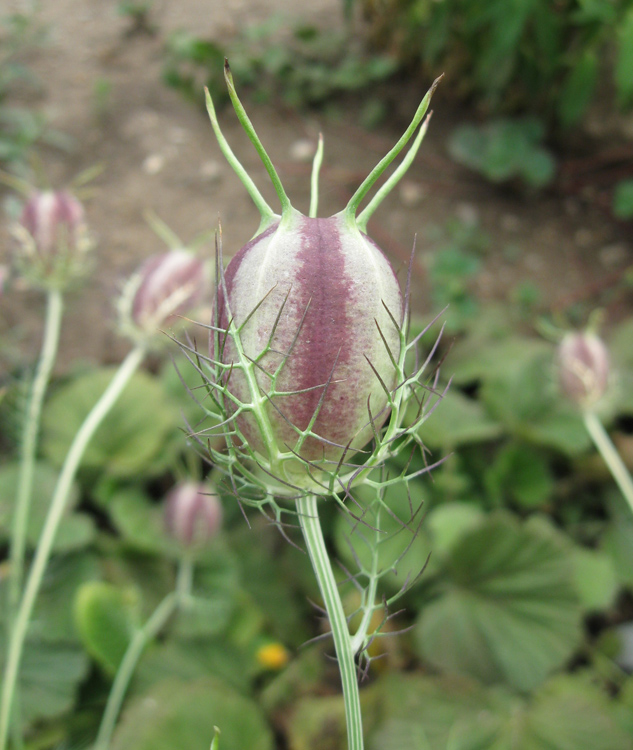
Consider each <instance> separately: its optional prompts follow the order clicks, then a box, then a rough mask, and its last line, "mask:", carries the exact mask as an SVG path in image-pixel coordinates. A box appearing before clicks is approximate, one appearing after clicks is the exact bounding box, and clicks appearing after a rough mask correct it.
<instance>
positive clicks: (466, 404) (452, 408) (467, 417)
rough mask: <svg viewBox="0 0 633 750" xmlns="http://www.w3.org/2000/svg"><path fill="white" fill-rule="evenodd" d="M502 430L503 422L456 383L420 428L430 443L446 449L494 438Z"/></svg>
mask: <svg viewBox="0 0 633 750" xmlns="http://www.w3.org/2000/svg"><path fill="white" fill-rule="evenodd" d="M502 433H503V428H502V427H501V425H500V424H499V423H498V422H495V421H494V420H493V419H492V418H491V417H490V416H488V415H487V414H486V413H485V411H484V408H483V406H482V405H481V403H479V402H478V401H475V400H474V399H471V398H468V397H467V396H465V395H464V394H463V393H462V392H461V391H459V390H458V389H457V388H456V387H452V388H450V389H449V391H448V393H447V394H446V396H444V398H443V399H442V403H441V405H440V406H439V408H438V410H437V411H436V412H435V414H434V415H433V416H432V417H431V418H430V419H428V420H427V421H426V422H424V424H423V425H422V426H421V427H420V430H419V434H420V437H421V438H422V440H423V441H424V443H425V444H426V445H428V446H430V447H431V448H442V449H445V450H450V449H452V448H456V447H458V446H460V445H468V444H472V443H482V442H486V441H488V440H494V439H495V438H498V437H500V436H501V435H502Z"/></svg>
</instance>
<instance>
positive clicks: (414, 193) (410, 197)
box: [398, 180, 428, 208]
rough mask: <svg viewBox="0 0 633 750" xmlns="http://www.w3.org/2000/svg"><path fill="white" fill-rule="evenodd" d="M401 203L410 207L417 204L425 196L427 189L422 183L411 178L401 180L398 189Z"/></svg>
mask: <svg viewBox="0 0 633 750" xmlns="http://www.w3.org/2000/svg"><path fill="white" fill-rule="evenodd" d="M398 192H399V195H400V200H401V201H402V203H403V204H404V205H405V206H407V208H411V207H413V206H417V205H419V204H420V203H422V201H423V200H424V199H425V198H426V196H427V193H428V190H427V188H426V187H425V186H424V185H421V184H420V183H419V182H413V181H412V180H403V181H402V182H401V183H400V188H399V190H398Z"/></svg>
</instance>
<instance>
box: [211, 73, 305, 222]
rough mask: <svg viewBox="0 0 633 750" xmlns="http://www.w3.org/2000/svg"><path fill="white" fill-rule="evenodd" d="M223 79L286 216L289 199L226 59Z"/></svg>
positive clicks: (288, 209)
mask: <svg viewBox="0 0 633 750" xmlns="http://www.w3.org/2000/svg"><path fill="white" fill-rule="evenodd" d="M224 80H225V81H226V85H227V88H228V90H229V97H230V98H231V103H232V104H233V109H234V110H235V114H236V115H237V119H238V120H239V121H240V124H241V125H242V127H243V128H244V130H245V132H246V135H247V136H248V137H249V139H250V141H251V143H252V144H253V146H255V150H256V151H257V153H258V155H259V158H260V159H261V160H262V164H263V165H264V167H265V169H266V171H267V172H268V176H269V177H270V180H271V182H272V183H273V187H274V188H275V192H276V193H277V197H278V198H279V202H280V203H281V215H282V217H286V216H288V215H289V214H290V212H291V211H292V205H291V203H290V199H289V198H288V196H287V195H286V191H285V190H284V186H283V185H282V184H281V180H280V179H279V175H278V174H277V170H276V169H275V167H274V165H273V163H272V161H271V160H270V156H268V154H267V153H266V149H265V148H264V146H263V145H262V142H261V141H260V140H259V136H258V135H257V133H256V132H255V128H254V127H253V123H252V122H251V121H250V118H249V116H248V115H247V114H246V110H245V109H244V105H243V104H242V102H241V101H240V100H239V97H238V95H237V91H236V90H235V84H234V83H233V76H232V75H231V69H230V68H229V63H228V60H226V59H225V60H224Z"/></svg>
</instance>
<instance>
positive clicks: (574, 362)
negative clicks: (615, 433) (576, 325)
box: [558, 333, 610, 408]
mask: <svg viewBox="0 0 633 750" xmlns="http://www.w3.org/2000/svg"><path fill="white" fill-rule="evenodd" d="M609 372H610V363H609V352H608V351H607V347H606V346H605V344H604V342H603V341H602V340H601V339H600V338H598V336H596V335H594V334H592V333H568V334H567V335H566V336H564V337H563V340H562V341H561V343H560V345H559V347H558V376H559V381H560V387H561V390H562V392H563V393H564V394H565V396H567V398H569V399H570V400H571V401H573V402H574V403H575V404H577V405H578V406H580V407H582V408H589V407H591V406H593V405H594V404H596V403H597V402H598V401H599V400H600V399H601V398H602V397H603V396H604V394H605V392H606V390H607V387H608V385H609Z"/></svg>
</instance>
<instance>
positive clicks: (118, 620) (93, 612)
mask: <svg viewBox="0 0 633 750" xmlns="http://www.w3.org/2000/svg"><path fill="white" fill-rule="evenodd" d="M137 600H138V597H137V595H136V593H135V592H134V591H133V590H132V589H127V590H124V589H120V588H118V587H116V586H113V585H112V584H111V583H106V582H105V581H93V582H90V583H85V584H84V585H83V586H81V587H80V588H79V589H78V591H77V596H76V597H75V606H74V615H75V623H76V626H77V632H78V633H79V636H80V637H81V640H82V642H83V644H84V647H85V649H86V651H88V653H89V654H90V655H91V656H92V658H93V659H95V661H97V662H98V663H99V665H100V666H102V667H103V668H104V669H105V670H106V672H107V673H108V674H110V675H113V674H115V672H116V670H117V668H118V666H119V664H120V663H121V659H122V658H123V655H124V654H125V651H126V649H127V647H128V645H129V643H130V640H131V639H132V636H133V635H134V631H135V630H136V628H137V627H138V626H139V617H138V614H139V613H138V606H137V605H138V601H137Z"/></svg>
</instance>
